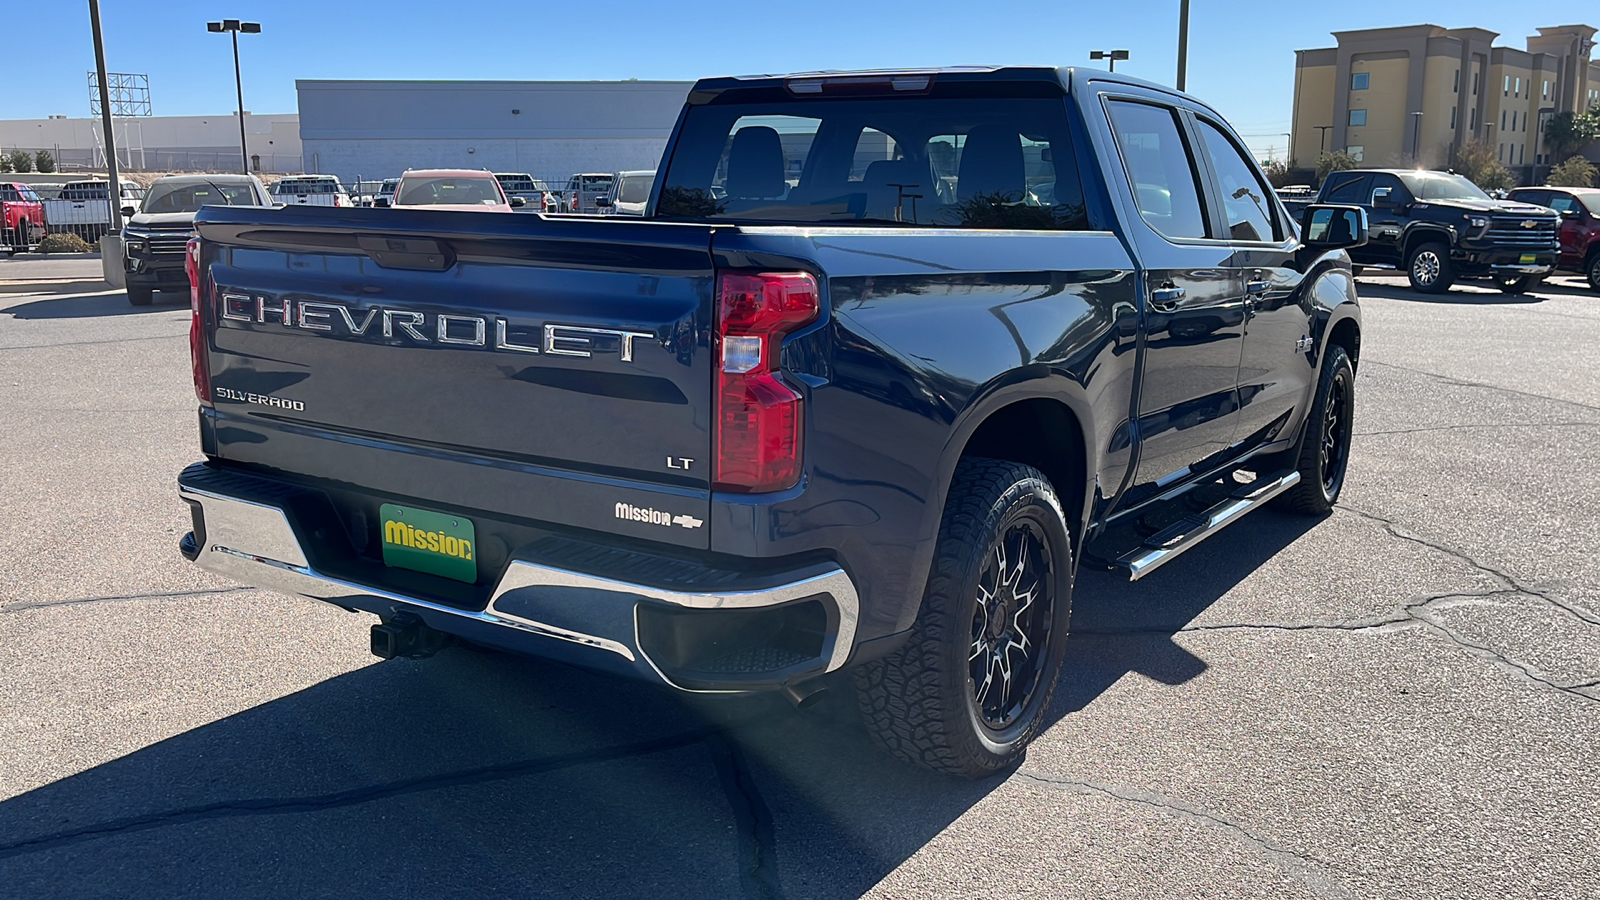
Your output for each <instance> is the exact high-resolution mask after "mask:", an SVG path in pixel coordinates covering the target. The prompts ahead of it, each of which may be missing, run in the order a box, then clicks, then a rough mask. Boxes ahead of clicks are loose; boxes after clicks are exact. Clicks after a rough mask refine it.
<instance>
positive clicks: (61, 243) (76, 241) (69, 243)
mask: <svg viewBox="0 0 1600 900" xmlns="http://www.w3.org/2000/svg"><path fill="white" fill-rule="evenodd" d="M93 250H94V248H93V247H91V246H89V245H88V243H86V242H85V241H84V239H83V238H81V237H78V236H77V235H75V234H70V233H66V234H47V235H45V236H44V240H41V241H40V242H39V252H40V253H89V252H92V251H93Z"/></svg>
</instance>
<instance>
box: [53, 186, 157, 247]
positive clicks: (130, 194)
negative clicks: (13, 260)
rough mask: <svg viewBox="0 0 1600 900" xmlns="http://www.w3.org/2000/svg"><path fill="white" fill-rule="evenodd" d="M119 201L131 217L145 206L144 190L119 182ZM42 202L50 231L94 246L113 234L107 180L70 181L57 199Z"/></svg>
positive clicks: (63, 187) (124, 216) (123, 211)
mask: <svg viewBox="0 0 1600 900" xmlns="http://www.w3.org/2000/svg"><path fill="white" fill-rule="evenodd" d="M117 201H118V205H119V206H120V207H121V208H122V217H123V218H124V219H127V218H132V217H133V216H136V215H138V214H139V210H140V208H141V207H142V206H143V204H144V188H142V187H140V186H139V185H138V184H137V183H135V182H132V181H127V180H123V179H118V191H117ZM41 202H42V203H43V204H44V220H45V227H46V228H47V229H48V230H49V231H51V232H68V231H69V232H72V233H73V234H76V235H77V236H78V237H81V238H83V239H84V240H85V241H88V242H89V243H91V244H93V243H95V242H96V241H98V240H100V237H101V236H102V235H104V234H107V233H108V232H110V231H111V184H110V182H108V181H106V180H105V179H99V180H92V181H72V182H68V183H66V184H64V185H62V186H61V193H60V194H59V196H58V197H57V198H56V199H53V200H41Z"/></svg>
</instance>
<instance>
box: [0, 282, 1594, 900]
mask: <svg viewBox="0 0 1600 900" xmlns="http://www.w3.org/2000/svg"><path fill="white" fill-rule="evenodd" d="M49 265H50V266H52V267H54V268H51V269H49V270H48V271H46V270H45V269H44V268H43V267H42V265H39V266H36V265H35V261H31V260H26V259H24V258H21V257H19V258H18V259H16V260H12V261H0V459H3V461H4V476H3V481H0V485H3V487H0V894H3V895H4V896H6V897H10V898H41V897H71V898H88V897H129V896H141V897H150V896H161V897H215V896H229V897H286V896H305V897H311V896H377V895H382V896H388V897H446V896H477V897H487V896H504V897H529V896H552V897H632V896H651V897H744V898H777V897H786V898H809V897H814V898H847V897H857V896H861V895H869V896H875V897H897V898H912V897H980V896H981V897H1085V898H1089V897H1140V898H1149V897H1186V898H1188V897H1266V896H1271V897H1321V898H1367V897H1397V898H1413V897H1415V898H1434V897H1495V898H1514V897H1529V898H1533V897H1541V898H1544V897H1572V898H1582V897H1600V854H1596V852H1595V848H1596V840H1597V839H1596V835H1597V834H1600V555H1597V554H1596V553H1595V550H1594V548H1595V547H1596V546H1600V515H1597V512H1596V511H1597V509H1600V449H1597V448H1600V440H1597V439H1600V366H1596V365H1595V362H1596V359H1597V358H1600V357H1597V354H1596V352H1595V349H1594V348H1595V347H1597V346H1600V296H1596V295H1595V294H1593V293H1590V292H1589V291H1588V290H1587V289H1586V288H1584V287H1582V286H1581V284H1580V283H1579V282H1578V281H1577V280H1576V279H1570V278H1558V279H1555V280H1554V282H1552V283H1550V284H1548V285H1546V286H1543V287H1541V288H1540V289H1539V291H1538V292H1537V293H1535V294H1532V295H1528V296H1517V297H1510V296H1504V295H1501V294H1499V293H1497V292H1493V291H1489V290H1484V289H1482V288H1477V287H1471V286H1468V287H1462V288H1457V289H1456V291H1455V292H1453V293H1451V294H1449V295H1446V296H1442V297H1424V296H1421V295H1418V294H1414V293H1412V292H1411V291H1409V290H1408V289H1406V288H1405V287H1404V281H1403V279H1399V278H1395V277H1392V275H1391V276H1380V277H1374V278H1368V277H1364V278H1363V279H1362V294H1363V298H1362V303H1363V306H1364V309H1365V336H1364V340H1363V346H1362V354H1361V363H1360V368H1359V372H1358V376H1357V392H1358V394H1357V396H1358V407H1357V426H1356V430H1357V434H1358V437H1357V439H1356V443H1355V447H1354V454H1353V458H1352V462H1351V466H1350V474H1349V481H1348V485H1347V487H1346V490H1345V494H1344V498H1343V501H1342V503H1341V505H1340V507H1339V509H1338V510H1337V511H1336V512H1334V513H1333V514H1332V515H1331V516H1329V517H1327V518H1324V519H1320V520H1308V519H1302V518H1295V517H1290V516H1285V515H1281V514H1279V513H1277V512H1271V511H1264V512H1261V513H1257V514H1255V515H1252V516H1249V517H1247V518H1246V519H1244V520H1243V521H1242V522H1241V523H1240V524H1238V525H1236V526H1234V527H1233V528H1231V529H1229V530H1228V531H1227V532H1225V533H1223V534H1221V535H1218V536H1217V537H1216V538H1213V539H1212V540H1210V541H1208V542H1207V543H1205V544H1204V545H1202V546H1201V547H1199V548H1198V549H1196V550H1194V551H1192V552H1190V553H1189V554H1186V555H1185V556H1184V557H1182V558H1181V559H1179V560H1177V561H1175V562H1173V563H1171V564H1170V565H1168V566H1166V567H1164V568H1162V569H1161V570H1160V571H1159V572H1157V573H1155V574H1153V575H1151V576H1149V577H1148V578H1146V579H1144V580H1143V581H1141V582H1139V583H1138V584H1137V585H1130V584H1127V583H1125V582H1122V581H1119V580H1118V579H1116V578H1114V577H1112V576H1110V575H1106V574H1100V573H1093V572H1086V573H1084V574H1083V575H1082V577H1081V578H1080V580H1079V584H1078V588H1077V592H1076V596H1075V607H1074V610H1073V617H1072V629H1073V634H1072V636H1071V638H1070V639H1069V649H1068V662H1067V669H1066V672H1065V674H1064V676H1063V682H1062V684H1061V687H1060V689H1059V690H1058V692H1057V708H1056V709H1055V711H1054V722H1053V724H1052V725H1051V727H1050V728H1049V729H1048V730H1047V731H1046V732H1045V733H1044V734H1043V735H1042V736H1041V737H1040V738H1039V740H1038V741H1037V742H1036V743H1035V744H1034V746H1033V747H1032V749H1031V750H1030V752H1029V754H1028V757H1027V759H1026V761H1025V763H1024V764H1023V765H1022V767H1021V768H1020V769H1019V770H1018V771H1016V772H1015V773H1014V774H1011V775H1010V776H1009V777H1006V778H1004V779H1002V780H995V781H989V782H979V783H968V782H960V781H953V780H950V779H948V778H944V777H940V776H935V775H931V774H927V773H924V772H921V771H919V770H916V769H912V768H909V767H906V766H903V765H900V764H898V763H895V762H893V761H890V760H889V759H888V758H887V757H885V756H883V755H882V754H880V753H878V752H877V751H876V750H874V749H873V748H872V747H871V746H870V745H869V744H868V743H867V741H866V740H865V738H864V736H863V735H862V733H861V732H860V731H859V730H858V729H857V728H856V727H855V726H854V725H853V724H852V720H851V718H850V716H849V715H848V712H849V710H848V708H847V705H846V703H844V702H842V701H841V699H840V698H839V697H838V695H837V694H832V695H830V698H829V699H828V700H827V701H826V702H825V703H824V704H822V707H821V709H819V710H809V711H806V712H795V711H792V710H790V709H789V708H788V707H787V705H785V704H783V703H782V702H781V701H776V702H769V701H768V700H765V699H756V700H738V701H718V702H709V701H705V700H697V699H693V698H686V697H682V696H675V695H672V694H670V693H667V692H665V691H663V690H658V689H655V688H652V687H647V686H642V685H638V684H632V683H627V682H621V681H615V680H610V679H606V678H602V677H598V676H594V675H590V674H587V673H584V672H582V671H578V670H574V669H570V668H566V667H562V666H558V665H553V664H546V663H542V662H538V661H533V660H526V659H520V658H516V657H512V656H507V655H498V654H489V653H483V652H474V651H469V650H465V649H459V648H451V649H448V650H446V651H445V652H443V653H441V654H440V655H438V656H436V657H434V658H432V659H429V660H423V661H391V662H379V661H378V660H376V659H375V658H374V657H372V656H370V655H368V653H367V650H366V643H367V628H368V626H369V625H370V624H371V621H372V620H371V619H369V618H367V617H364V616H357V615H352V614H349V613H345V612H343V611H340V610H338V609H335V608H333V607H331V606H324V605H319V604H315V603H313V602H310V601H305V600H295V599H290V598H286V597H281V596H278V595H274V594H270V593H266V592H262V591H257V590H252V589H248V588H245V587H241V586H239V585H235V584H231V583H229V582H226V581H224V580H221V579H218V578H215V577H212V576H209V575H207V574H205V573H202V572H200V571H199V570H197V569H195V568H194V567H192V566H190V565H189V564H187V563H185V562H184V560H183V559H182V558H181V557H180V556H179V555H178V552H177V546H176V545H177V540H178V538H179V536H180V535H181V534H182V533H183V532H184V531H186V530H188V527H189V526H188V515H187V513H186V510H185V508H184V506H183V504H181V503H180V502H179V501H178V499H177V497H176V494H175V489H174V479H175V477H176V475H177V473H178V471H179V470H180V469H181V468H182V467H183V466H184V465H185V464H187V463H189V462H191V461H193V460H195V459H196V458H198V456H199V453H198V446H197V443H196V433H195V432H196V429H195V422H194V418H195V411H194V407H195V400H194V396H193V389H192V387H191V384H190V380H189V379H190V374H189V366H188V359H187V353H188V348H187V344H186V335H187V330H188V320H189V312H188V307H187V304H186V303H185V302H184V300H183V298H182V297H181V296H175V295H164V296H161V297H159V298H158V302H157V304H156V305H155V306H153V307H148V308H143V309H138V310H135V309H134V308H133V307H130V306H129V305H128V304H127V301H126V299H125V297H124V295H123V294H121V293H120V292H113V291H109V290H107V289H105V288H104V286H103V285H100V286H96V285H95V284H94V282H95V280H96V279H97V278H98V272H99V262H98V260H74V261H66V262H58V263H50V264H49ZM30 267H33V268H30ZM79 269H82V271H78V270H79ZM24 281H26V282H27V283H26V284H24V283H23V282H24Z"/></svg>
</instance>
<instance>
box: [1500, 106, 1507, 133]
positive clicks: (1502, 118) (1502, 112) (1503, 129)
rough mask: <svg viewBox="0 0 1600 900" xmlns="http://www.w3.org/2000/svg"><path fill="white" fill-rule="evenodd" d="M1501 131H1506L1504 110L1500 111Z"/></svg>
mask: <svg viewBox="0 0 1600 900" xmlns="http://www.w3.org/2000/svg"><path fill="white" fill-rule="evenodd" d="M1500 130H1501V131H1505V130H1506V111H1505V110H1503V109H1502V110H1500Z"/></svg>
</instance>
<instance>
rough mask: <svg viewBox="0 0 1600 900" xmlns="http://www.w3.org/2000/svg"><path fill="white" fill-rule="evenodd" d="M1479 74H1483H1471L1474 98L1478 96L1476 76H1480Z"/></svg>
mask: <svg viewBox="0 0 1600 900" xmlns="http://www.w3.org/2000/svg"><path fill="white" fill-rule="evenodd" d="M1481 74H1483V73H1482V72H1473V73H1472V96H1474V97H1476V96H1478V76H1479V75H1481Z"/></svg>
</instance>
